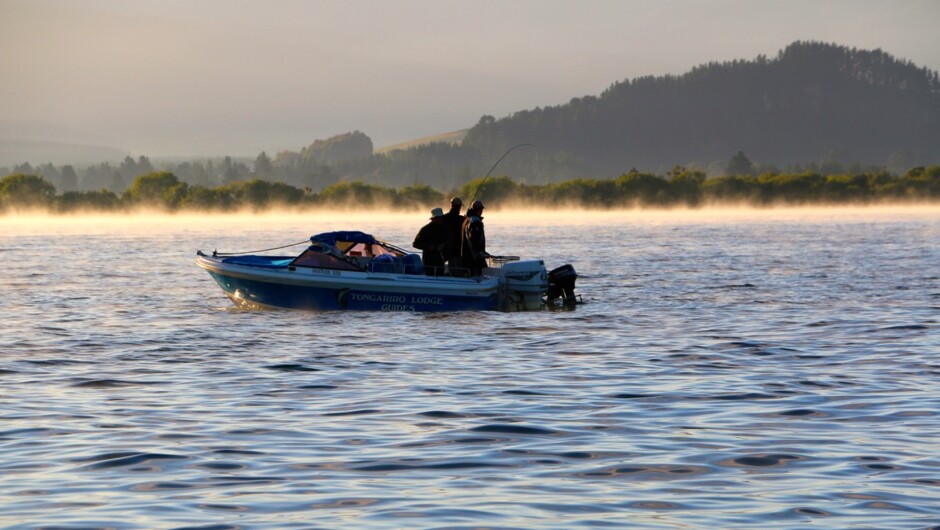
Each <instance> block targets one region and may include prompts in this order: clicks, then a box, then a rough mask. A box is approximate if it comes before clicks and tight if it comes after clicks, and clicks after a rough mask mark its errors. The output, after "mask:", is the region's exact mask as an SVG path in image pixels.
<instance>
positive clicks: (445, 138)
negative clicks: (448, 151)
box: [375, 129, 470, 154]
mask: <svg viewBox="0 0 940 530" xmlns="http://www.w3.org/2000/svg"><path fill="white" fill-rule="evenodd" d="M469 130H470V129H461V130H459V131H452V132H446V133H441V134H436V135H433V136H425V137H423V138H417V139H414V140H411V141H408V142H401V143H397V144H393V145H388V146H385V147H381V148H379V149H376V150H375V152H376V154H387V153H391V152H392V151H404V150H406V149H411V148H414V147H422V146H425V145H428V144H434V143H446V144H451V145H460V143H461V142H463V139H464V137H465V136H467V131H469Z"/></svg>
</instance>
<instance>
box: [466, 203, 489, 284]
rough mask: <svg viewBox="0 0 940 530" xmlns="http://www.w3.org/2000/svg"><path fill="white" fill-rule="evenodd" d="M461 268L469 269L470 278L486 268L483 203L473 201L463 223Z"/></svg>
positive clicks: (486, 254) (487, 254)
mask: <svg viewBox="0 0 940 530" xmlns="http://www.w3.org/2000/svg"><path fill="white" fill-rule="evenodd" d="M462 234H463V246H462V247H461V257H462V258H463V266H464V267H466V268H468V269H470V276H479V275H480V274H482V273H483V267H486V258H488V257H489V256H490V255H489V253H487V252H486V234H485V232H484V231H483V201H473V204H471V205H470V209H469V210H467V218H466V219H464V221H463V232H462Z"/></svg>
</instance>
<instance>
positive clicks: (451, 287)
mask: <svg viewBox="0 0 940 530" xmlns="http://www.w3.org/2000/svg"><path fill="white" fill-rule="evenodd" d="M302 244H306V245H307V248H306V249H305V250H304V251H303V252H301V253H300V255H296V256H278V255H263V254H251V253H246V254H222V253H219V252H217V251H213V252H212V254H206V253H203V252H202V251H201V250H199V251H197V252H196V264H197V265H199V266H200V267H202V268H203V269H205V270H206V271H208V272H209V274H210V275H211V276H212V278H213V279H215V281H216V282H217V283H218V284H219V286H220V287H221V288H222V290H223V291H224V292H225V294H226V295H228V297H229V298H230V299H231V300H232V302H233V303H234V304H235V305H236V306H238V307H240V308H250V309H259V308H263V309H271V308H277V309H310V310H321V311H322V310H364V311H463V310H486V311H493V310H495V311H531V310H539V309H543V308H545V307H552V306H565V305H568V306H570V305H574V304H576V303H578V302H579V301H580V297H578V296H577V295H575V293H574V288H575V280H576V279H577V273H576V272H575V270H574V267H572V266H571V265H564V266H562V267H558V268H557V269H554V270H552V271H551V272H547V271H546V269H545V264H544V262H543V261H542V260H537V259H529V260H522V259H519V258H518V257H516V256H505V257H500V256H493V257H491V258H490V260H489V263H488V266H487V267H485V268H484V269H483V272H482V274H481V275H480V276H477V277H469V271H466V270H459V269H457V270H449V269H445V270H443V271H434V272H439V273H440V275H429V274H426V271H425V269H424V265H423V263H422V261H421V256H420V255H418V254H414V253H410V252H407V251H406V250H404V249H402V248H401V247H398V246H395V245H393V244H391V243H388V242H385V241H382V240H380V239H377V238H376V237H374V236H372V235H371V234H367V233H365V232H360V231H337V232H324V233H321V234H316V235H314V236H311V237H310V239H309V244H307V241H306V240H304V241H303V242H302ZM281 248H284V247H281ZM272 250H273V249H272Z"/></svg>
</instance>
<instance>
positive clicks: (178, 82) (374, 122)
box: [0, 0, 940, 157]
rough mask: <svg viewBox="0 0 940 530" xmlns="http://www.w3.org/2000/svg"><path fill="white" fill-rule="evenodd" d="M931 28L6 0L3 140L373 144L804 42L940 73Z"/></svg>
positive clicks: (357, 0) (604, 4) (651, 1)
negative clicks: (347, 140) (354, 134)
mask: <svg viewBox="0 0 940 530" xmlns="http://www.w3.org/2000/svg"><path fill="white" fill-rule="evenodd" d="M938 21H940V1H938V0H893V1H885V0H784V1H778V0H578V1H574V0H572V1H567V0H565V1H562V0H505V1H493V0H472V1H471V0H467V1H457V0H277V1H274V0H270V1H260V0H258V1H253V0H198V1H192V0H136V1H135V0H82V1H65V0H0V131H2V132H3V135H2V136H0V141H3V140H2V138H11V137H17V138H20V139H28V140H56V141H71V142H74V143H88V144H95V145H107V146H113V147H118V148H121V149H124V150H126V151H128V152H130V153H131V154H133V155H135V156H136V155H147V156H154V157H163V156H220V155H233V156H254V155H257V154H258V153H259V152H261V151H262V150H264V151H267V152H268V153H276V152H277V151H281V150H294V151H296V150H299V149H300V148H301V147H303V146H304V145H308V144H310V143H312V142H313V141H314V140H316V139H322V138H328V137H330V136H333V135H336V134H340V133H344V132H350V131H354V130H359V131H362V132H364V133H365V134H367V135H369V136H370V137H371V138H372V140H373V143H374V144H375V146H376V148H379V147H383V146H387V145H391V144H395V143H399V142H404V141H408V140H412V139H415V138H420V137H424V136H429V135H435V134H439V133H444V132H448V131H454V130H459V129H464V128H467V127H471V126H473V125H474V124H475V123H476V122H477V121H479V119H480V117H481V116H483V115H493V116H496V117H497V118H498V117H502V116H506V115H509V114H511V113H512V112H514V111H519V110H525V109H532V108H535V107H539V106H549V105H559V104H563V103H566V102H568V101H569V100H571V99H572V98H575V97H581V96H585V95H597V94H600V93H601V92H602V91H603V90H605V89H606V88H608V87H609V86H610V85H611V84H613V83H615V82H618V81H622V80H624V79H632V78H636V77H640V76H646V75H663V74H682V73H684V72H686V71H688V70H689V69H691V68H692V67H694V66H696V65H699V64H702V63H707V62H709V61H726V60H733V59H753V58H754V57H756V56H757V55H760V54H764V55H767V56H771V57H772V56H774V55H776V53H777V52H778V51H779V50H781V49H782V48H784V47H786V46H787V45H788V44H790V43H792V42H793V41H796V40H817V41H824V42H835V43H838V44H842V45H846V46H849V47H857V48H866V49H874V48H881V49H883V50H885V51H887V52H889V53H891V54H892V55H894V56H896V57H900V58H903V59H907V60H911V61H913V62H914V63H915V64H917V65H919V66H927V67H929V68H931V69H933V70H936V69H940V32H937V31H936V24H937V22H938Z"/></svg>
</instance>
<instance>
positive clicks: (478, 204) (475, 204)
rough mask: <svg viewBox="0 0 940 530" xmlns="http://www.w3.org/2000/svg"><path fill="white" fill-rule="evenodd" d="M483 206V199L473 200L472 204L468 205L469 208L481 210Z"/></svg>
mask: <svg viewBox="0 0 940 530" xmlns="http://www.w3.org/2000/svg"><path fill="white" fill-rule="evenodd" d="M483 208H485V206H483V201H473V204H471V205H470V209H471V210H482V209H483Z"/></svg>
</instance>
